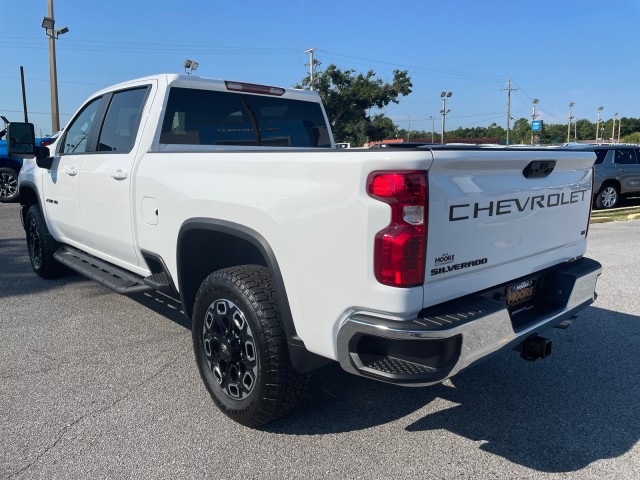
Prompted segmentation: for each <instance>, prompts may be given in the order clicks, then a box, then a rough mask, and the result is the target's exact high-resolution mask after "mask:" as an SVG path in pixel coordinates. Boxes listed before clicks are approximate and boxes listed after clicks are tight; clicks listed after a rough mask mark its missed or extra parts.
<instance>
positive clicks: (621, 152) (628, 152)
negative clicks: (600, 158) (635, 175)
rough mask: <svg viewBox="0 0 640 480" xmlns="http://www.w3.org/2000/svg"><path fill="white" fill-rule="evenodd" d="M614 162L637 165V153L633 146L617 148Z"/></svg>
mask: <svg viewBox="0 0 640 480" xmlns="http://www.w3.org/2000/svg"><path fill="white" fill-rule="evenodd" d="M614 162H616V163H617V164H618V165H635V164H636V154H635V152H634V151H633V148H620V149H617V150H616V156H615V159H614Z"/></svg>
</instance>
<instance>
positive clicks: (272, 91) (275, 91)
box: [224, 80, 285, 97]
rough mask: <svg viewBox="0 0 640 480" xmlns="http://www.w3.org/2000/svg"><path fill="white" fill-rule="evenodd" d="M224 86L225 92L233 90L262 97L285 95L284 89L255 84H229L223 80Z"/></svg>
mask: <svg viewBox="0 0 640 480" xmlns="http://www.w3.org/2000/svg"><path fill="white" fill-rule="evenodd" d="M224 84H225V85H226V86H227V90H233V91H235V92H245V93H261V94H262V95H275V96H277V97H280V96H282V95H284V93H285V89H284V88H280V87H269V86H267V85H256V84H255V83H241V82H230V81H228V80H225V82H224Z"/></svg>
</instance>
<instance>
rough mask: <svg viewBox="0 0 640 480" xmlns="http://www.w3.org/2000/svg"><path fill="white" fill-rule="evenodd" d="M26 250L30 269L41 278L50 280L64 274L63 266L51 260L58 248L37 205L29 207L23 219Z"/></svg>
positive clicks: (53, 259)
mask: <svg viewBox="0 0 640 480" xmlns="http://www.w3.org/2000/svg"><path fill="white" fill-rule="evenodd" d="M25 229H26V233H27V249H28V250H29V260H30V261H31V268H33V271H34V272H36V273H37V274H38V275H40V276H41V277H42V278H52V277H56V276H58V275H60V274H61V273H63V272H64V266H63V265H62V264H61V263H59V262H58V261H57V260H56V259H55V258H53V254H54V252H55V251H56V250H57V248H58V247H59V246H60V245H59V244H58V242H56V241H55V240H54V239H53V237H51V235H50V234H49V229H48V228H47V224H46V223H45V221H44V217H43V216H42V212H40V208H39V207H38V206H37V205H31V207H29V210H28V211H27V216H26V218H25Z"/></svg>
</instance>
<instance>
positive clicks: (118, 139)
mask: <svg viewBox="0 0 640 480" xmlns="http://www.w3.org/2000/svg"><path fill="white" fill-rule="evenodd" d="M147 91H148V89H147V87H143V88H136V89H133V90H125V91H122V92H118V93H115V94H114V95H113V97H112V98H111V102H110V104H109V108H108V110H107V115H106V116H105V119H104V123H103V124H102V130H101V132H100V138H99V139H98V151H100V152H114V153H129V152H130V151H131V149H132V148H133V144H134V143H135V141H136V135H137V133H138V127H139V126H140V116H141V114H142V108H143V107H144V102H145V99H146V98H147Z"/></svg>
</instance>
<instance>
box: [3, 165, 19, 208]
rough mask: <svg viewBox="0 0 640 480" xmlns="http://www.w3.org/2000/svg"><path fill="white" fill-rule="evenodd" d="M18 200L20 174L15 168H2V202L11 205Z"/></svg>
mask: <svg viewBox="0 0 640 480" xmlns="http://www.w3.org/2000/svg"><path fill="white" fill-rule="evenodd" d="M17 198H18V172H16V171H15V170H14V169H13V168H7V167H3V168H0V202H1V203H9V202H13V201H14V200H16V199H17Z"/></svg>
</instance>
